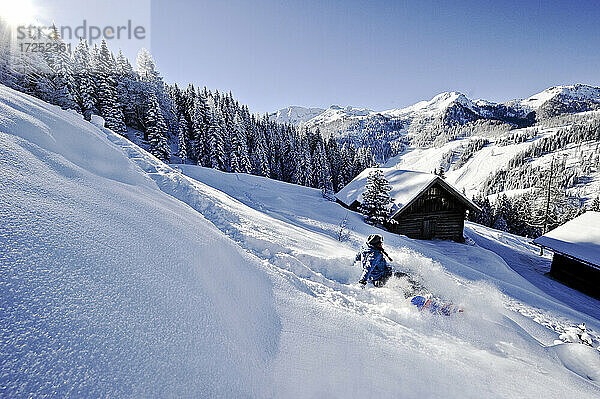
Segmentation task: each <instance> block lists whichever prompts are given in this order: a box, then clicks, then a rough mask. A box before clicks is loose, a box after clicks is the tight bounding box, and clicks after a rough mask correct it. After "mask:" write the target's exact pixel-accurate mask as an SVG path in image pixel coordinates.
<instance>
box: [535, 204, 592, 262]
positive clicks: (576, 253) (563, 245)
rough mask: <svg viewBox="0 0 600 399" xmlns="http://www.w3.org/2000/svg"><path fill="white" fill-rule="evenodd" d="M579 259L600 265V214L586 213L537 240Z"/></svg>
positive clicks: (536, 240)
mask: <svg viewBox="0 0 600 399" xmlns="http://www.w3.org/2000/svg"><path fill="white" fill-rule="evenodd" d="M535 242H536V243H537V244H540V245H543V246H545V247H548V248H552V249H553V250H556V251H559V252H561V253H563V254H567V255H570V256H573V257H575V258H577V259H581V260H583V261H586V262H589V263H592V264H594V265H600V212H586V213H584V214H583V215H580V216H578V217H576V218H575V219H573V220H570V221H568V222H567V223H565V224H563V225H562V226H559V227H557V228H556V229H554V230H552V231H550V232H548V233H546V234H544V235H543V236H541V237H538V238H536V239H535Z"/></svg>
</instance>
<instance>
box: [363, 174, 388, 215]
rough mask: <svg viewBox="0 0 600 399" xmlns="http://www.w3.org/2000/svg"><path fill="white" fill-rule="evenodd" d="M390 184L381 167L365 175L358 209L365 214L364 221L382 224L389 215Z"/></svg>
mask: <svg viewBox="0 0 600 399" xmlns="http://www.w3.org/2000/svg"><path fill="white" fill-rule="evenodd" d="M391 189H392V188H391V187H390V184H389V183H388V181H387V180H386V178H385V176H384V175H383V172H382V171H381V169H375V170H373V171H371V172H370V173H369V176H368V177H367V185H366V187H365V192H364V193H363V195H362V197H363V202H362V203H361V204H360V211H361V213H362V214H363V215H364V216H365V221H366V222H367V223H370V224H375V225H376V224H383V223H385V222H386V221H387V219H388V217H389V205H390V203H391V202H392V200H391V198H390V194H389V192H390V190H391Z"/></svg>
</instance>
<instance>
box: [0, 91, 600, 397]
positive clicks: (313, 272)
mask: <svg viewBox="0 0 600 399" xmlns="http://www.w3.org/2000/svg"><path fill="white" fill-rule="evenodd" d="M95 122H96V124H97V125H99V126H100V121H98V120H96V121H95ZM0 150H1V151H2V157H1V158H0V216H1V219H2V221H3V223H2V224H0V263H1V264H2V266H3V267H2V272H1V274H0V289H1V290H2V296H1V301H2V302H1V304H0V309H1V313H0V314H1V315H2V325H3V328H2V329H1V330H0V353H2V357H1V359H0V361H1V362H2V367H1V371H0V386H1V387H2V388H1V389H2V390H3V394H6V396H16V395H20V396H40V395H43V394H47V395H54V396H64V395H66V394H71V395H73V396H135V397H140V396H141V397H145V396H173V397H181V396H183V397H199V396H203V397H204V396H211V397H239V396H242V397H247V396H250V397H325V396H327V397H365V396H379V397H450V398H452V397H460V398H465V397H467V398H475V397H477V398H479V397H522V398H538V397H541V396H544V397H556V398H570V397H581V398H583V397H590V398H591V397H597V396H598V395H600V353H599V352H598V351H596V350H595V349H591V348H589V347H586V346H584V345H579V344H568V345H565V344H563V345H555V344H554V340H555V339H557V338H558V334H559V333H560V332H563V331H564V329H565V328H567V327H568V326H569V325H572V324H576V323H580V322H585V323H586V325H587V326H588V328H589V329H590V332H591V333H592V336H593V337H595V338H596V339H597V338H598V336H597V335H596V334H597V332H598V331H600V320H598V318H597V317H598V316H597V314H595V313H593V312H588V313H587V314H586V313H585V312H584V311H583V310H584V309H581V308H577V310H576V309H575V308H573V307H570V306H568V305H567V304H566V301H565V300H564V298H558V299H557V298H555V297H554V296H553V293H552V292H550V293H548V292H545V290H544V287H540V286H539V285H536V284H535V281H534V282H533V283H532V282H530V281H528V279H526V278H524V277H523V276H522V275H521V274H519V273H517V272H515V271H514V270H513V269H511V268H510V267H509V266H508V265H507V263H506V261H505V259H503V258H504V256H499V255H497V254H495V253H493V252H490V251H488V250H487V249H484V248H483V247H484V245H481V246H479V245H465V244H457V243H451V242H441V241H416V240H410V239H407V238H405V237H402V236H395V235H392V234H389V233H385V232H380V233H382V234H383V235H384V237H385V245H386V247H387V248H388V252H389V253H390V255H391V256H392V258H394V263H393V265H394V267H395V268H397V269H399V270H404V271H408V272H410V273H411V274H413V275H414V276H415V278H417V279H419V280H420V281H421V282H422V283H423V285H425V286H426V287H427V288H428V289H429V290H430V291H431V292H433V293H435V294H436V295H438V296H439V297H441V298H444V299H445V300H449V301H453V302H454V303H456V304H457V305H458V306H460V307H461V308H462V309H464V312H463V313H461V314H456V315H454V316H452V317H441V316H434V315H431V314H428V313H421V312H419V311H418V310H417V309H416V308H414V307H413V306H412V305H410V304H409V303H407V301H406V300H405V299H404V295H403V294H402V288H403V283H402V282H401V281H394V280H393V281H392V282H391V283H390V284H389V285H388V287H386V288H383V289H375V288H372V287H371V288H367V289H361V288H360V287H358V286H357V285H356V284H355V281H356V280H357V278H358V276H359V274H360V270H359V269H358V267H357V266H353V265H352V261H353V258H354V254H355V252H356V251H357V250H358V248H359V246H360V245H361V243H362V242H363V241H364V239H365V236H366V235H367V234H369V233H373V232H374V229H373V228H372V227H370V226H368V225H365V224H364V223H363V222H362V220H361V218H360V217H359V215H357V214H354V213H352V212H348V211H347V210H345V209H344V208H342V207H340V206H339V205H337V204H335V203H333V202H330V201H327V200H325V199H323V198H322V197H321V194H320V192H319V191H318V190H314V189H309V188H305V187H299V186H295V185H291V184H286V183H282V182H277V181H272V180H269V179H266V178H261V177H255V176H249V175H243V174H224V173H221V172H218V171H214V170H210V169H205V168H201V167H196V166H184V165H174V166H173V167H171V166H167V165H164V164H163V163H161V162H160V161H158V160H157V159H156V158H154V157H152V156H151V155H149V154H148V153H146V152H145V151H143V150H142V149H140V148H139V147H137V146H136V145H135V144H132V143H131V142H129V141H128V140H126V139H125V138H122V137H120V136H118V135H116V134H114V133H112V132H111V131H109V130H107V129H104V128H102V127H95V126H93V125H91V124H89V123H87V122H84V121H83V120H82V119H81V117H80V116H78V115H76V114H73V113H69V112H65V111H62V110H60V109H58V108H57V107H54V106H50V105H47V104H45V103H43V102H41V101H39V100H36V99H32V98H31V97H28V96H26V95H23V94H20V93H16V92H14V91H12V90H10V89H7V88H5V87H1V86H0ZM343 219H347V221H348V228H347V237H348V238H347V240H345V241H344V242H339V241H338V240H337V239H336V238H337V236H338V232H339V224H340V222H341V221H342V220H343ZM478 228H479V226H475V225H469V227H468V230H467V232H468V235H469V236H470V237H471V239H472V240H474V241H475V242H477V241H478V239H479V237H484V238H485V239H486V240H489V241H491V242H493V243H494V244H495V243H498V244H497V245H500V243H502V242H503V240H504V239H505V236H503V235H500V236H498V237H494V236H493V234H491V233H490V230H485V229H484V230H479V229H478ZM495 250H496V251H498V252H499V253H501V254H505V253H506V254H511V253H512V252H513V251H519V248H516V249H515V248H514V246H512V245H505V246H504V247H502V248H501V249H497V248H496V249H495ZM531 256H534V255H531ZM536 278H537V277H536ZM573 295H574V298H579V297H578V296H576V295H577V294H575V293H574V294H573ZM595 345H598V342H597V341H596V342H595Z"/></svg>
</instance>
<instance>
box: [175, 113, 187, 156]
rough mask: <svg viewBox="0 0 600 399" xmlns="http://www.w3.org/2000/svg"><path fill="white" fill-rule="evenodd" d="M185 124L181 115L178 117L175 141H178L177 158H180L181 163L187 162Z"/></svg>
mask: <svg viewBox="0 0 600 399" xmlns="http://www.w3.org/2000/svg"><path fill="white" fill-rule="evenodd" d="M186 125H187V122H186V121H185V118H184V117H183V115H181V116H180V117H179V128H178V135H177V139H178V140H177V141H178V145H179V158H181V163H185V161H186V160H187V143H186V141H187V126H186Z"/></svg>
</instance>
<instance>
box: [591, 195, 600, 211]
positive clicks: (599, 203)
mask: <svg viewBox="0 0 600 399" xmlns="http://www.w3.org/2000/svg"><path fill="white" fill-rule="evenodd" d="M589 209H590V211H593V212H600V196H597V197H596V198H594V200H593V201H592V203H591V205H590V208H589Z"/></svg>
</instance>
